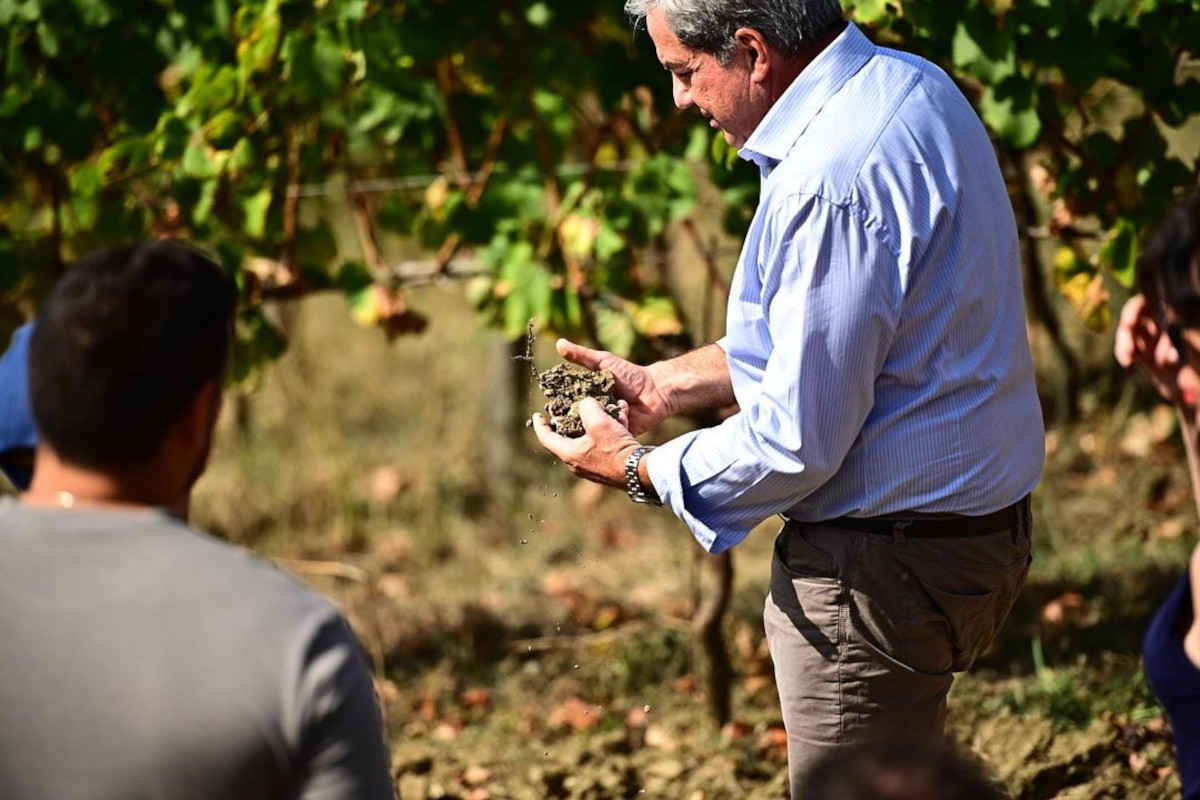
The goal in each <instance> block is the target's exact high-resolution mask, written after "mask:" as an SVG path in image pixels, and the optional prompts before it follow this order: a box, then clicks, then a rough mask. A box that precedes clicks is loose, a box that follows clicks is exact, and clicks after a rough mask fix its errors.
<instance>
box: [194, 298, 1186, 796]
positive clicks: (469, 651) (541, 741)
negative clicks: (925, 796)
mask: <svg viewBox="0 0 1200 800" xmlns="http://www.w3.org/2000/svg"><path fill="white" fill-rule="evenodd" d="M416 302H417V303H419V304H420V305H421V306H422V308H421V310H422V311H423V312H424V313H426V314H428V315H429V316H430V317H431V318H432V319H433V320H435V323H434V325H433V326H432V328H431V331H430V332H429V333H428V334H426V335H424V336H422V337H419V338H412V339H400V340H398V341H397V342H395V343H393V344H392V345H390V346H389V345H388V344H387V343H386V342H385V341H384V338H383V336H382V335H381V334H379V333H377V332H376V331H373V330H366V329H360V328H357V327H355V326H354V325H353V323H351V322H350V321H349V319H348V317H347V315H346V314H345V312H344V309H343V308H342V307H341V301H340V300H338V299H337V298H323V299H319V300H316V301H309V302H306V303H305V304H304V305H303V306H301V307H300V308H299V310H298V312H297V314H296V315H295V316H294V318H292V319H290V320H289V321H288V324H289V326H290V327H291V328H292V331H293V335H294V343H293V347H292V349H291V351H290V352H289V354H288V355H287V356H286V357H285V359H284V360H283V361H282V362H281V363H279V364H278V365H275V366H273V367H271V368H270V369H268V370H267V371H265V372H264V374H263V375H262V376H261V378H260V380H259V382H258V385H257V386H255V387H253V392H252V393H251V394H249V399H248V400H246V401H245V402H234V403H230V404H229V405H230V409H229V413H228V414H227V418H226V419H224V420H223V423H222V431H221V440H220V445H219V448H218V451H217V453H216V454H215V457H214V463H213V467H212V469H211V470H210V474H209V475H208V476H207V477H206V478H205V479H204V481H203V482H202V485H201V487H200V491H199V493H198V496H197V499H196V521H197V523H198V524H200V525H202V526H207V527H209V528H210V529H213V530H216V531H218V532H219V533H221V534H222V535H224V536H227V537H228V538H230V539H231V540H233V541H236V542H240V543H242V544H245V545H246V546H248V547H252V548H253V549H255V550H256V551H258V552H260V553H262V554H264V555H266V556H267V557H270V558H272V559H275V560H276V561H277V562H278V563H279V564H280V565H281V566H283V567H284V568H285V569H288V570H290V571H292V572H293V573H294V574H295V575H297V576H298V577H299V578H300V579H302V580H304V581H307V582H309V583H310V584H311V585H313V586H314V587H316V588H317V589H318V590H320V591H322V592H325V593H326V594H328V596H330V597H331V598H333V599H334V601H335V602H337V603H338V604H339V605H340V606H341V607H342V608H343V609H345V611H346V613H347V614H348V615H349V617H350V619H351V621H352V623H353V625H354V627H355V628H356V630H357V631H358V632H359V635H360V637H361V639H362V641H363V643H364V646H365V647H366V649H367V650H368V651H369V653H370V654H371V656H372V658H373V660H374V662H375V666H376V668H377V671H378V676H379V685H380V691H381V695H382V697H383V699H384V701H385V707H386V712H387V717H388V725H389V728H390V731H391V736H392V743H393V747H394V753H395V759H394V766H395V772H396V779H397V785H398V787H399V790H400V796H401V797H402V798H403V800H426V798H428V799H430V800H432V799H433V798H445V799H447V800H448V799H449V798H460V799H461V800H503V799H504V798H514V799H515V798H579V799H582V798H633V797H663V798H685V799H686V800H717V799H718V798H731V799H732V798H764V799H765V798H781V797H784V796H785V791H786V774H785V756H784V744H783V742H784V739H783V735H782V730H781V726H780V722H779V713H778V709H777V707H776V700H775V696H774V686H773V679H772V676H771V665H770V661H769V658H768V656H767V653H766V647H765V643H764V641H763V633H762V623H761V609H762V601H763V594H764V587H765V584H766V577H767V569H768V567H769V561H768V559H769V553H770V545H771V540H772V538H773V534H774V527H775V526H774V525H773V524H771V523H766V524H764V526H762V528H760V529H759V530H758V531H756V532H755V533H754V534H753V535H752V536H751V537H750V539H749V540H747V541H746V542H745V543H743V544H742V545H739V547H738V550H737V553H736V557H735V565H736V569H737V579H736V584H735V592H734V600H733V604H732V608H731V611H730V613H729V616H728V618H727V621H726V626H725V630H726V634H727V638H728V642H729V647H730V650H731V652H732V655H733V660H734V665H735V668H736V670H737V679H736V680H737V682H736V685H735V687H734V721H733V722H731V723H730V724H728V725H726V726H724V727H723V728H718V727H717V726H716V725H714V724H713V723H712V722H711V720H710V719H709V717H708V714H707V711H706V706H705V702H704V697H703V694H702V691H701V689H700V688H699V687H701V686H703V674H704V668H705V665H704V663H703V660H702V659H701V658H699V657H697V656H696V655H694V654H693V648H692V642H691V637H690V632H689V627H688V624H689V623H688V620H689V616H690V614H691V613H692V610H693V609H694V607H695V605H696V603H697V601H698V598H699V594H700V591H701V588H700V587H701V586H702V584H703V582H704V577H705V570H706V569H707V565H706V560H707V559H708V557H707V556H706V555H704V554H702V553H701V552H700V551H699V548H698V547H697V546H696V545H695V543H694V542H693V540H692V539H691V536H690V534H689V533H688V531H687V530H686V529H685V528H684V527H683V526H682V525H681V524H680V523H679V522H678V521H677V520H675V519H674V518H673V517H671V516H670V515H669V514H667V513H665V512H661V511H655V510H650V509H645V508H638V507H634V506H633V505H632V504H630V503H629V502H628V500H627V499H626V498H625V497H623V496H622V495H620V494H618V493H616V492H606V491H604V490H597V489H594V488H592V487H589V486H586V485H580V484H578V483H576V482H575V481H574V480H573V479H571V478H570V476H569V475H567V474H566V471H565V470H564V469H563V468H562V467H561V465H555V464H553V463H552V462H551V460H550V459H549V457H548V456H546V455H545V454H543V453H540V452H539V451H537V450H536V448H535V447H534V443H533V442H532V434H530V433H528V432H522V433H521V434H520V436H519V439H520V441H519V443H518V445H517V449H516V450H515V456H514V455H512V454H511V453H510V454H509V455H508V456H507V457H505V456H502V455H497V453H496V451H495V447H494V445H495V442H496V441H497V440H498V439H499V438H503V437H502V435H501V434H500V433H498V432H497V430H498V429H497V428H496V426H495V424H493V423H492V422H490V420H491V419H492V418H493V416H494V415H493V414H492V406H493V405H494V404H495V403H496V398H497V396H498V395H497V392H498V391H499V389H498V388H497V387H498V386H499V385H500V384H501V383H502V379H501V378H499V377H497V378H496V379H495V381H496V382H493V378H492V377H490V376H491V374H492V371H493V369H494V366H495V365H497V364H500V363H502V362H503V357H502V356H497V355H496V354H497V353H503V348H502V347H501V348H497V345H496V343H495V342H494V341H493V340H492V339H491V338H490V335H489V334H487V333H485V332H483V331H481V330H480V329H479V328H478V326H477V325H476V324H475V323H474V322H473V320H471V318H470V316H469V314H468V313H467V312H466V310H465V309H464V308H463V304H462V302H461V299H460V298H459V297H458V295H457V293H456V292H454V291H452V290H450V289H445V290H441V289H435V290H431V291H429V292H426V293H423V294H422V295H420V296H419V297H418V298H416ZM543 344H545V343H541V342H539V349H538V350H537V352H536V353H535V356H536V361H537V366H538V368H539V369H540V370H545V369H547V368H548V367H550V366H551V365H553V364H554V363H556V361H557V359H556V357H555V356H554V355H553V354H552V353H550V352H547V350H545V349H541V348H540V345H543ZM489 354H491V355H489ZM526 369H527V368H526ZM1126 401H1128V402H1125V403H1123V404H1122V405H1121V406H1120V408H1119V410H1117V411H1113V410H1112V409H1111V408H1108V407H1107V406H1106V405H1105V404H1104V403H1094V404H1093V405H1092V407H1091V408H1090V410H1089V411H1088V415H1087V418H1086V421H1085V422H1083V423H1080V424H1078V425H1076V426H1072V427H1071V428H1069V429H1057V430H1054V431H1052V432H1051V434H1050V436H1049V437H1048V441H1047V445H1048V451H1049V460H1048V465H1047V469H1046V474H1045V478H1044V480H1043V483H1042V485H1041V486H1040V487H1039V488H1038V490H1037V492H1036V494H1035V498H1034V499H1035V514H1036V520H1037V521H1036V526H1037V528H1036V541H1037V544H1036V550H1035V559H1036V560H1035V564H1034V567H1033V570H1032V573H1031V578H1030V582H1029V584H1028V586H1027V589H1026V591H1025V593H1024V595H1023V597H1022V600H1021V601H1020V603H1019V605H1018V608H1017V609H1016V611H1015V612H1014V615H1013V617H1012V619H1011V620H1010V622H1009V624H1008V625H1007V627H1006V629H1005V632H1004V634H1003V636H1002V637H1001V639H1000V641H998V642H997V643H996V645H995V647H994V648H993V649H992V651H991V652H990V653H988V654H987V656H986V657H985V658H984V659H983V661H982V662H981V663H980V664H979V665H977V668H976V669H975V670H974V671H973V672H972V673H970V674H968V675H965V676H962V677H961V678H960V679H959V680H958V681H957V682H956V684H955V687H954V690H953V692H952V695H951V701H950V702H951V707H950V729H951V731H952V733H953V735H954V736H955V737H956V738H957V739H958V740H959V741H961V742H962V743H963V744H964V745H965V746H967V747H969V748H970V749H971V750H973V751H974V752H975V753H976V754H978V756H979V757H980V758H982V759H983V760H984V761H985V762H986V763H987V764H988V765H989V767H990V768H991V769H992V771H993V772H994V773H995V774H996V776H997V777H999V778H1000V779H1001V780H1002V781H1003V782H1004V784H1005V785H1006V786H1007V787H1008V789H1009V790H1010V792H1011V793H1012V795H1013V796H1014V797H1019V798H1110V797H1111V798H1124V797H1129V798H1159V797H1162V798H1166V797H1172V796H1178V791H1179V789H1178V780H1177V777H1176V775H1175V773H1174V768H1173V762H1172V756H1171V753H1170V747H1169V739H1168V724H1167V721H1166V720H1165V719H1164V718H1163V716H1162V714H1161V712H1160V710H1159V708H1158V707H1157V705H1156V704H1155V702H1154V699H1153V697H1152V696H1151V694H1150V692H1149V690H1148V689H1147V688H1146V686H1145V682H1144V680H1143V679H1142V676H1141V668H1140V660H1139V655H1138V653H1139V647H1140V638H1141V633H1142V631H1143V630H1144V629H1145V625H1146V622H1147V621H1148V620H1149V617H1150V615H1151V614H1152V613H1153V610H1154V608H1155V607H1156V606H1157V604H1158V603H1159V602H1160V601H1161V600H1162V598H1163V597H1165V595H1166V593H1167V592H1168V591H1169V590H1170V588H1171V587H1172V585H1173V584H1174V582H1175V580H1176V578H1177V576H1178V575H1179V574H1180V571H1181V570H1182V568H1183V565H1184V563H1185V560H1186V556H1187V553H1188V552H1189V551H1190V548H1191V547H1192V546H1193V544H1194V542H1195V538H1196V537H1195V531H1196V518H1195V512H1194V511H1193V507H1192V504H1191V498H1190V496H1189V493H1188V487H1187V480H1186V478H1187V476H1186V470H1185V467H1184V463H1183V460H1182V454H1181V452H1180V450H1179V449H1178V447H1177V446H1176V440H1175V434H1174V429H1173V424H1172V419H1171V417H1170V415H1169V414H1167V415H1165V416H1164V415H1163V414H1161V413H1155V412H1154V411H1153V409H1152V407H1150V406H1149V405H1147V404H1145V403H1144V402H1142V401H1140V400H1139V399H1138V398H1137V397H1127V398H1126ZM521 402H522V403H524V404H527V405H528V410H529V411H532V410H534V409H535V408H538V407H540V405H541V403H542V402H543V398H542V397H541V396H540V393H538V392H537V390H536V389H534V391H533V392H532V393H531V394H530V396H529V398H528V399H523V400H522V401H521ZM506 459H507V460H506ZM497 465H502V468H500V469H498V468H497Z"/></svg>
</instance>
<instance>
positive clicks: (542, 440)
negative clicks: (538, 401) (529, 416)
mask: <svg viewBox="0 0 1200 800" xmlns="http://www.w3.org/2000/svg"><path fill="white" fill-rule="evenodd" d="M533 434H534V436H536V437H537V440H538V444H540V445H541V446H542V447H544V448H545V449H547V450H549V451H550V452H551V453H553V454H554V455H558V449H559V448H560V447H561V446H562V439H563V437H562V436H559V435H558V434H557V433H555V432H554V431H553V430H552V429H551V428H550V422H549V421H548V420H547V419H546V418H545V417H544V416H542V415H541V414H534V415H533Z"/></svg>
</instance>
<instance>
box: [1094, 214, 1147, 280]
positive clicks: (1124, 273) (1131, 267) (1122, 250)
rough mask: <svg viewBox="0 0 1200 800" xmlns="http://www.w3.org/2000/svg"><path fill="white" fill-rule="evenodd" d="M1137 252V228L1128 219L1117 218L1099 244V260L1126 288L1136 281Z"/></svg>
mask: <svg viewBox="0 0 1200 800" xmlns="http://www.w3.org/2000/svg"><path fill="white" fill-rule="evenodd" d="M1138 254H1139V242H1138V234H1137V228H1136V227H1135V226H1134V224H1133V223H1132V222H1131V221H1129V220H1128V219H1121V220H1118V221H1117V224H1116V225H1115V226H1113V229H1112V230H1111V231H1109V232H1108V236H1106V237H1105V239H1104V243H1103V244H1102V245H1101V246H1100V262H1101V264H1103V265H1104V266H1105V267H1107V268H1108V269H1109V270H1110V271H1111V272H1112V276H1113V278H1115V279H1116V281H1117V283H1119V284H1120V285H1121V286H1123V287H1125V288H1126V289H1132V288H1133V287H1134V285H1135V284H1136V283H1137V262H1138Z"/></svg>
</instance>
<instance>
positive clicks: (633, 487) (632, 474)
mask: <svg viewBox="0 0 1200 800" xmlns="http://www.w3.org/2000/svg"><path fill="white" fill-rule="evenodd" d="M653 449H654V448H653V447H649V446H646V445H643V446H641V447H639V448H637V449H636V450H634V451H633V452H632V453H630V454H629V457H628V458H626V459H625V488H626V490H627V491H628V492H629V499H630V500H632V501H633V502H635V503H645V504H647V505H651V506H661V505H662V500H660V499H659V498H658V492H656V491H654V487H653V486H647V485H646V484H644V483H642V479H641V478H640V477H639V476H638V464H640V463H642V456H644V455H646V453H649V452H650V451H651V450H653Z"/></svg>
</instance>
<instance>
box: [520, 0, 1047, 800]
mask: <svg viewBox="0 0 1200 800" xmlns="http://www.w3.org/2000/svg"><path fill="white" fill-rule="evenodd" d="M626 11H627V12H629V14H630V15H631V16H633V17H634V19H635V21H636V22H638V23H640V22H641V21H642V20H644V21H645V24H646V27H647V30H648V31H649V34H650V38H651V39H652V40H653V42H654V46H655V49H656V51H657V55H658V59H659V61H660V62H662V65H663V67H664V68H666V70H667V71H668V72H670V74H671V82H672V89H673V93H674V99H675V103H676V105H678V106H679V107H680V108H688V107H691V106H695V107H696V108H697V109H698V110H699V111H700V113H701V114H702V115H704V117H706V118H707V119H708V120H709V123H710V125H711V126H712V127H714V128H719V129H720V130H722V131H723V132H724V134H725V138H726V140H727V141H728V142H729V143H730V144H731V145H734V146H736V147H738V148H739V149H740V152H739V154H740V155H741V157H742V158H743V159H745V160H747V161H750V162H751V163H753V164H754V165H755V166H757V167H758V169H759V172H760V175H761V180H762V191H761V199H760V202H759V206H758V209H757V211H756V213H755V216H754V219H753V221H752V222H751V225H750V230H749V232H748V233H747V236H746V240H745V243H744V245H743V249H742V254H741V258H740V260H739V263H738V267H737V271H736V273H735V275H734V278H733V284H732V290H731V294H730V302H729V308H728V312H727V319H726V331H725V336H724V337H723V338H722V339H720V340H719V341H717V342H714V343H712V344H709V345H706V346H704V347H701V348H699V349H697V350H694V351H692V352H690V353H687V354H685V355H683V356H680V357H678V358H675V359H671V360H669V361H664V362H659V363H656V364H652V365H650V366H645V367H643V366H639V365H635V364H633V363H631V362H629V361H627V360H625V359H622V358H619V357H617V356H615V355H613V354H611V353H607V352H604V351H599V350H592V349H588V348H586V347H581V346H579V345H576V344H574V343H571V342H568V341H565V340H560V341H559V343H558V352H559V353H560V354H561V355H562V356H563V357H564V358H566V359H568V360H570V361H573V362H576V363H579V364H583V365H585V366H587V367H590V368H592V369H610V370H612V371H613V373H614V375H615V376H616V379H617V387H616V391H617V393H618V397H619V398H620V401H621V403H622V404H623V406H624V411H623V414H622V416H621V419H620V420H619V421H618V420H614V419H611V418H610V417H609V416H608V415H607V414H605V413H604V411H603V410H602V409H601V408H600V407H599V405H598V404H596V403H592V402H586V403H585V404H584V406H583V408H582V409H581V417H582V421H583V423H584V426H585V434H584V436H582V437H580V438H577V439H568V438H566V437H563V436H559V435H557V434H556V433H554V432H553V431H551V429H550V428H549V426H548V424H547V422H546V420H545V419H543V418H542V416H541V415H535V418H534V428H535V432H536V434H537V436H538V440H539V441H540V442H541V444H542V445H543V446H544V447H545V448H546V449H547V450H549V451H550V452H551V453H553V454H554V455H555V456H556V457H558V458H559V459H560V460H562V461H563V463H564V464H566V465H567V467H568V468H569V469H570V470H571V472H572V473H574V474H575V475H577V476H579V477H582V478H585V479H587V480H591V481H595V482H598V483H602V484H606V485H610V486H614V487H620V488H623V489H626V490H627V491H628V492H629V494H630V496H631V497H632V498H633V499H634V500H635V501H636V502H642V503H649V504H661V505H665V506H667V507H668V508H670V510H671V511H672V512H673V513H675V514H676V515H677V516H678V517H679V518H680V519H682V520H683V521H684V522H685V523H686V524H687V525H688V527H689V528H690V529H691V530H692V532H693V534H694V536H695V537H696V539H697V540H698V541H699V542H700V544H701V545H703V546H704V547H705V548H706V549H708V550H710V551H711V552H714V553H717V552H722V551H724V550H727V549H728V548H730V547H732V546H733V545H735V544H737V543H738V542H739V541H741V540H742V539H743V538H745V537H746V536H747V535H748V534H749V533H750V531H751V530H752V529H753V528H755V527H756V526H758V525H759V523H761V522H762V521H763V520H765V519H766V518H768V517H770V516H772V515H776V514H778V515H780V516H781V517H782V518H783V520H784V523H783V527H782V530H781V531H780V533H779V534H778V537H777V539H776V544H775V552H774V558H773V564H772V575H771V581H770V591H769V594H768V597H767V602H766V608H765V611H764V619H765V624H766V631H767V638H768V642H769V644H770V648H771V655H772V658H773V659H774V662H775V674H776V682H777V685H778V690H779V696H780V701H781V704H782V708H783V716H784V722H785V724H786V726H787V732H788V760H789V768H790V772H791V777H792V793H793V796H797V797H798V796H799V795H800V792H801V788H800V786H799V779H798V776H800V775H802V774H803V773H804V772H805V770H806V768H807V767H808V765H809V764H810V763H812V762H813V761H815V760H816V759H817V758H819V757H820V756H821V755H822V754H823V753H825V752H827V751H829V750H832V749H834V748H836V747H838V746H840V745H843V744H848V743H852V742H856V741H863V740H866V739H869V738H872V737H874V736H877V735H883V736H885V737H886V736H897V735H899V736H905V737H920V736H924V735H929V736H933V735H934V734H936V733H937V732H939V731H940V730H941V728H942V726H943V722H944V718H945V711H946V697H947V694H948V692H949V689H950V685H951V683H952V681H953V675H954V673H955V672H957V671H960V670H964V669H966V668H967V667H969V666H970V665H971V663H972V662H973V661H974V660H975V659H976V657H977V656H979V655H980V653H982V652H983V651H984V650H985V649H986V648H987V647H988V646H989V644H990V643H991V641H992V640H993V638H994V637H995V635H996V633H997V631H998V630H999V628H1000V626H1001V624H1002V623H1003V621H1004V619H1005V618H1006V616H1007V615H1008V612H1009V610H1010V608H1011V607H1012V604H1013V602H1014V600H1015V599H1016V597H1017V595H1018V593H1019V592H1020V589H1021V587H1022V585H1023V584H1024V581H1025V576H1026V574H1027V571H1028V566H1029V561H1030V533H1031V515H1030V509H1029V495H1030V492H1031V491H1032V490H1033V488H1034V486H1035V485H1036V484H1037V481H1038V478H1039V476H1040V473H1041V468H1042V463H1043V459H1044V432H1043V425H1042V417H1041V409H1040V405H1039V402H1038V397H1037V392H1036V387H1035V384H1034V373H1033V363H1032V359H1031V357H1030V352H1029V343H1028V340H1027V338H1026V335H1025V317H1024V306H1023V296H1022V291H1021V273H1020V256H1019V250H1018V240H1017V230H1016V224H1015V220H1014V218H1013V212H1012V207H1011V205H1010V203H1009V198H1008V194H1007V190H1006V188H1005V184H1004V180H1003V179H1002V177H1001V174H1000V169H999V166H998V164H997V161H996V156H995V152H994V150H993V148H992V144H991V142H990V140H989V139H988V136H987V133H986V131H985V130H984V127H983V125H982V124H981V122H980V120H979V118H978V117H977V115H976V114H975V112H974V110H973V109H972V107H971V105H970V104H969V103H968V102H967V100H966V99H965V98H964V97H963V95H962V93H961V92H960V91H959V89H958V88H957V87H956V86H955V85H954V83H953V81H951V80H950V78H949V77H947V76H946V74H945V73H944V72H942V71H941V70H940V69H938V68H937V67H936V66H934V65H933V64H930V63H929V62H927V61H925V60H923V59H921V58H918V57H916V56H913V55H909V54H906V53H901V52H896V51H894V50H888V49H884V48H880V47H876V46H875V45H874V44H872V43H871V42H870V41H869V40H868V39H867V37H866V36H864V35H863V34H862V33H861V32H860V31H859V30H858V28H857V27H855V26H854V25H853V24H849V25H848V24H846V23H845V21H844V20H843V19H842V14H841V9H840V7H839V5H838V3H837V2H836V0H629V2H628V3H627V4H626ZM735 402H736V404H737V405H738V407H739V411H738V413H737V414H735V415H733V416H731V417H729V418H727V419H726V420H725V421H724V422H722V423H721V424H720V425H718V426H715V427H712V428H707V429H704V430H700V431H695V432H692V433H689V434H685V435H683V436H679V437H677V438H675V439H672V440H670V441H667V442H665V443H663V444H662V445H661V446H659V447H657V448H649V447H645V446H642V445H641V444H640V443H639V442H638V441H637V440H636V439H635V438H634V437H635V436H638V435H640V434H641V433H643V432H645V431H647V430H649V429H651V428H653V427H654V426H655V425H657V424H658V423H659V422H662V421H663V420H664V419H666V418H668V417H670V416H672V415H675V414H679V413H685V412H688V411H691V410H696V409H700V408H707V407H719V406H724V405H732V404H733V403H735Z"/></svg>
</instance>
